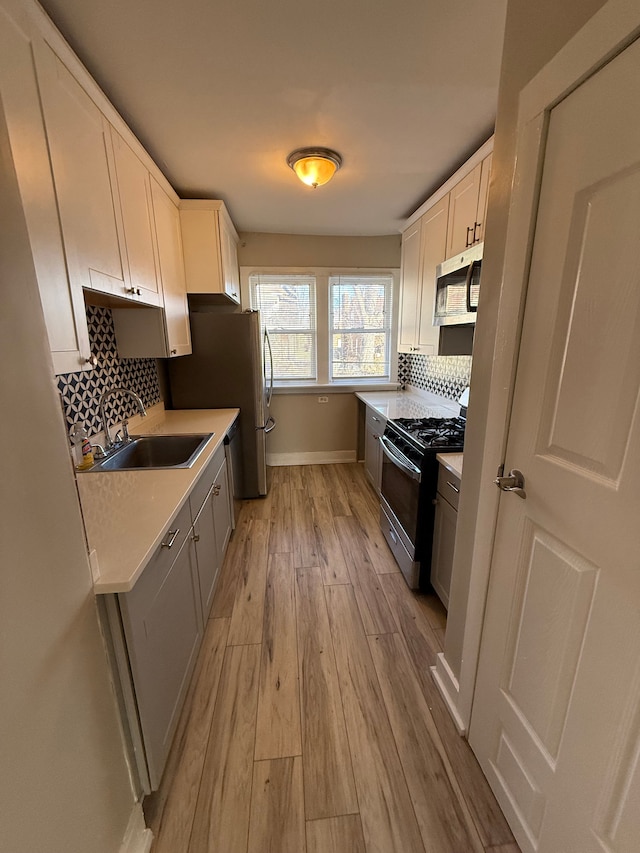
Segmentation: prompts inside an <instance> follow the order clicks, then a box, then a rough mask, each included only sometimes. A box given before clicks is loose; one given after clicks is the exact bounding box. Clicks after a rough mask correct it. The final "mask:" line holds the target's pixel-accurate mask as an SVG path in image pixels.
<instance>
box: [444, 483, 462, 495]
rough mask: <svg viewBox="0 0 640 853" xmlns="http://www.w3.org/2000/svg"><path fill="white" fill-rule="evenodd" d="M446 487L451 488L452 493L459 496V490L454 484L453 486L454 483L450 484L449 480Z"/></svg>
mask: <svg viewBox="0 0 640 853" xmlns="http://www.w3.org/2000/svg"><path fill="white" fill-rule="evenodd" d="M447 486H451V488H452V489H453V491H454V492H455V493H456V494H457V495H459V494H460V489H459V488H458V487H457V486H456V484H455V483H452V482H451V480H447Z"/></svg>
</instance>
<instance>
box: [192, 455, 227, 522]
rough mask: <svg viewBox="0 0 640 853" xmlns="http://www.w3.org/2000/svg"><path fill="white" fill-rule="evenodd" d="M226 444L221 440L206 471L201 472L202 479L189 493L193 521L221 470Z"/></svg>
mask: <svg viewBox="0 0 640 853" xmlns="http://www.w3.org/2000/svg"><path fill="white" fill-rule="evenodd" d="M224 459H225V456H224V444H223V443H222V442H221V443H220V447H218V449H217V450H216V452H215V453H214V454H213V456H212V457H211V459H210V460H209V464H208V465H207V467H206V468H205V470H204V472H203V473H202V474H201V476H200V479H199V480H198V482H197V483H196V484H195V486H194V487H193V490H192V492H191V494H190V495H189V505H190V507H191V521H192V522H193V521H195V520H196V516H197V515H198V513H199V512H200V509H201V507H202V504H203V503H204V501H205V499H206V497H207V495H208V494H209V490H210V489H211V486H212V485H213V481H214V479H215V477H216V474H217V473H218V471H219V470H220V466H221V465H222V463H223V462H224Z"/></svg>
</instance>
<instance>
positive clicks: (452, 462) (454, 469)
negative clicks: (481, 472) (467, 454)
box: [436, 453, 463, 480]
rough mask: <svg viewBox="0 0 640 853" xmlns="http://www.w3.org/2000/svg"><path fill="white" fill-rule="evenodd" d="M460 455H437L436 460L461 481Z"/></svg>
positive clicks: (461, 455)
mask: <svg viewBox="0 0 640 853" xmlns="http://www.w3.org/2000/svg"><path fill="white" fill-rule="evenodd" d="M462 457H463V454H462V453H438V454H437V455H436V459H437V460H438V462H439V463H440V464H441V465H444V467H445V468H446V469H447V471H451V473H452V474H455V476H456V477H457V478H458V479H459V480H461V479H462Z"/></svg>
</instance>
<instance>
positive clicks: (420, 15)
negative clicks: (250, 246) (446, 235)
mask: <svg viewBox="0 0 640 853" xmlns="http://www.w3.org/2000/svg"><path fill="white" fill-rule="evenodd" d="M41 3H42V5H43V6H44V8H45V10H46V11H47V12H48V13H49V15H50V16H51V17H52V18H53V20H54V22H55V23H56V25H57V26H58V28H59V29H60V30H61V31H62V33H63V35H65V36H66V38H67V40H68V41H69V42H70V43H71V46H72V47H73V48H74V50H75V51H76V53H77V54H78V55H79V56H80V58H81V59H82V60H83V62H84V63H85V65H86V66H87V67H88V69H89V71H90V72H91V73H92V75H93V76H94V77H95V79H96V80H97V81H98V82H99V83H100V85H101V86H102V88H103V89H104V90H105V92H106V94H107V95H108V96H109V98H110V99H111V100H112V102H113V103H114V104H115V106H116V107H117V109H118V110H119V112H120V113H121V114H122V115H123V117H124V118H125V119H126V121H127V122H128V124H129V125H130V127H131V128H132V129H133V131H134V132H135V133H136V134H137V136H138V137H139V139H140V140H141V142H142V143H143V144H144V145H145V147H146V148H147V150H148V151H149V152H150V154H151V155H152V156H153V158H154V159H155V160H156V162H157V163H158V165H159V166H160V168H161V169H162V170H163V171H164V172H165V174H166V176H167V177H168V178H169V180H170V181H171V183H172V184H173V186H174V187H175V188H176V190H177V191H178V193H179V194H180V195H181V196H182V197H185V198H222V199H224V201H225V202H226V203H227V205H228V207H229V209H230V212H231V216H232V218H233V220H234V222H235V224H236V227H237V228H238V229H239V230H242V231H271V232H280V233H289V234H334V235H379V234H391V233H395V232H397V231H398V230H399V228H400V227H401V224H402V220H403V219H404V218H406V217H407V216H408V215H409V214H410V213H412V212H413V210H414V209H415V208H416V207H417V206H418V205H419V204H420V203H421V202H422V201H423V200H424V199H425V198H426V197H427V196H428V195H429V193H430V191H432V190H433V189H435V188H436V187H437V186H438V185H439V184H441V183H442V182H443V180H444V179H446V178H448V177H449V176H450V174H451V173H452V172H453V171H455V169H456V168H457V167H458V166H459V165H461V163H462V162H464V160H465V159H466V158H467V157H468V156H469V154H471V153H472V152H473V151H474V150H475V149H476V148H477V147H478V146H479V145H480V144H481V143H482V142H484V141H485V139H487V138H488V137H489V136H490V134H491V132H492V128H493V123H494V120H495V110H496V101H497V88H498V76H499V69H500V57H501V52H502V39H503V31H504V16H505V9H506V0H401V2H398V0H396V2H391V0H323V2H319V0H108V2H105V0H41ZM310 145H313V146H318V145H319V146H326V147H329V148H334V149H335V150H336V151H338V152H339V153H340V154H341V155H342V157H343V161H344V164H343V167H342V169H341V170H340V172H338V173H337V175H336V176H335V177H334V179H333V180H332V181H331V183H329V184H327V185H326V186H324V187H320V188H318V189H317V190H312V189H310V188H308V187H305V186H303V184H301V183H300V182H299V181H298V179H297V178H296V177H295V175H294V173H293V172H292V171H291V170H290V169H289V167H288V166H287V165H286V157H287V155H288V154H289V152H291V151H292V150H293V149H295V148H299V147H302V146H310Z"/></svg>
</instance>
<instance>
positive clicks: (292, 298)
mask: <svg viewBox="0 0 640 853" xmlns="http://www.w3.org/2000/svg"><path fill="white" fill-rule="evenodd" d="M249 284H250V291H251V307H252V308H256V309H258V310H259V311H260V325H261V326H262V328H263V329H265V328H266V329H267V330H268V331H269V335H270V338H271V347H272V350H273V377H274V379H315V378H316V375H317V374H316V291H315V278H314V277H313V276H301V275H286V274H284V275H262V274H261V275H257V274H256V275H252V276H250V278H249Z"/></svg>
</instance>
